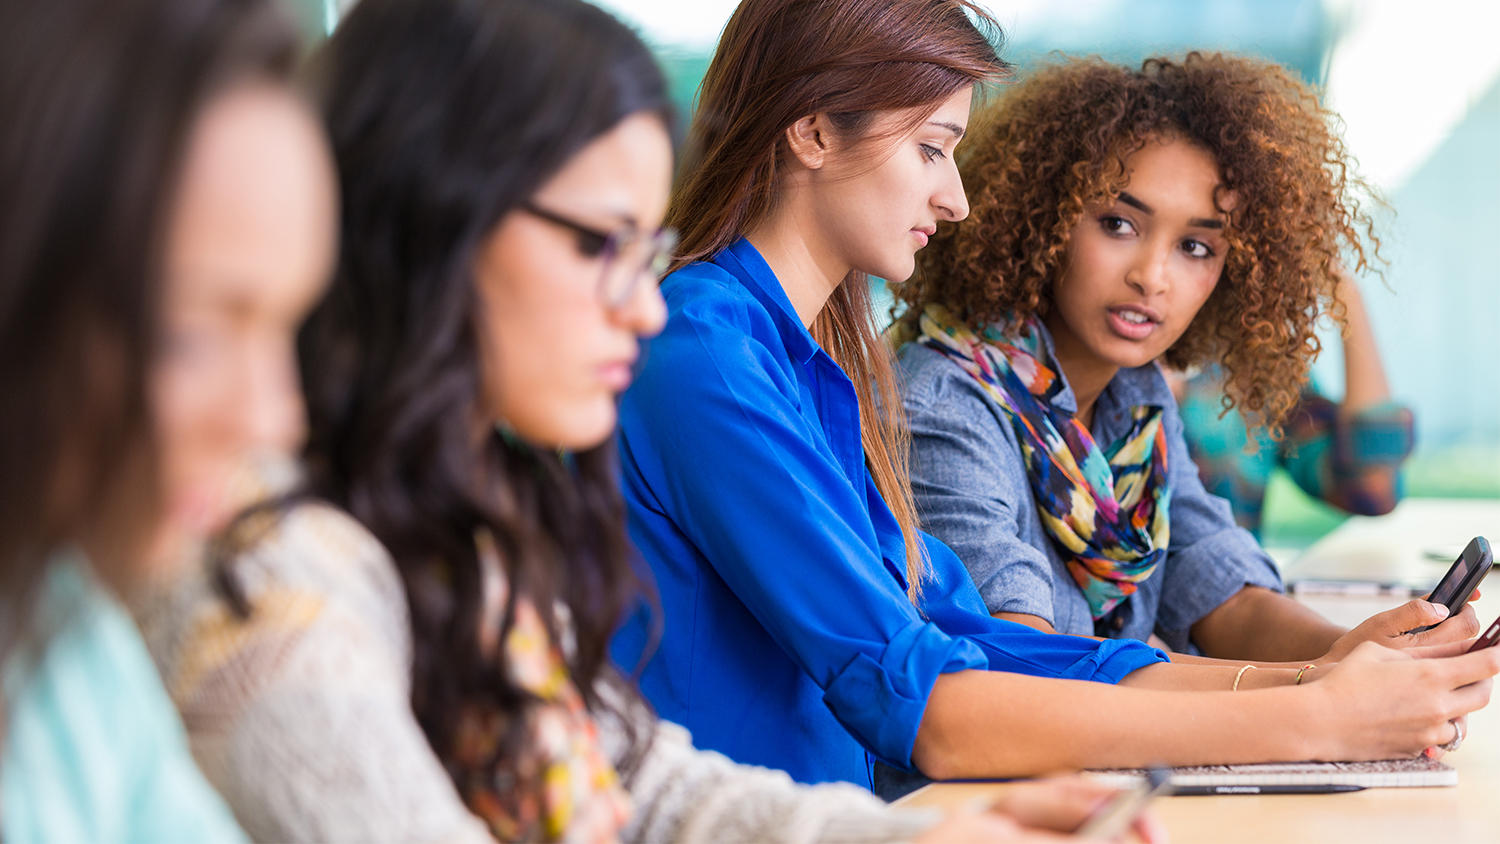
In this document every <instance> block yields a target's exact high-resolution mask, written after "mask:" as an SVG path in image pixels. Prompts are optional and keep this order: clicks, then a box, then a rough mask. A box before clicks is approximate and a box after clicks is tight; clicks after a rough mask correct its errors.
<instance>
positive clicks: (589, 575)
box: [147, 0, 1107, 842]
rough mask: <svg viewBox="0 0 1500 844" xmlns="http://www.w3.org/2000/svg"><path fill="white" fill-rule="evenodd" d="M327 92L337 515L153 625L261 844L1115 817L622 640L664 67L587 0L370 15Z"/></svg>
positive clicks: (314, 349)
mask: <svg viewBox="0 0 1500 844" xmlns="http://www.w3.org/2000/svg"><path fill="white" fill-rule="evenodd" d="M561 45H566V47H564V46H561ZM315 75H316V78H317V79H318V82H319V87H320V90H321V95H320V96H321V99H322V101H323V103H324V112H325V117H326V119H327V123H328V127H329V131H330V134H331V136H332V138H333V142H334V149H335V155H336V158H337V162H338V167H339V175H340V182H341V189H342V199H343V207H344V208H345V214H346V216H345V221H344V225H343V238H342V251H341V258H340V266H339V269H338V271H337V274H336V278H335V281H334V285H333V288H332V289H331V291H330V293H329V295H328V297H327V299H326V300H325V301H324V302H323V303H322V304H321V305H320V307H319V308H318V310H317V311H316V312H315V313H314V315H313V317H312V318H311V319H310V321H309V322H308V324H307V326H306V327H305V329H304V333H303V337H302V345H301V350H300V351H301V357H302V363H303V373H304V383H305V387H306V390H307V393H308V397H309V400H308V407H309V411H310V422H311V426H310V427H311V438H310V443H309V445H308V448H307V463H308V468H309V470H310V471H309V475H310V477H309V479H308V487H307V488H308V490H309V494H307V495H301V496H293V497H291V498H289V499H285V500H282V501H279V502H274V503H272V504H271V505H270V506H268V507H263V508H260V509H258V510H251V511H250V512H249V513H248V514H247V515H246V516H245V517H244V518H243V519H242V520H241V521H240V522H239V523H238V525H237V526H236V527H235V529H234V530H233V531H231V532H230V535H229V537H228V538H227V539H226V542H225V544H224V548H223V550H224V552H225V553H224V555H223V559H224V560H225V561H227V562H226V564H225V565H222V566H216V567H213V568H210V569H208V570H206V571H204V572H203V573H201V575H200V576H199V577H198V579H197V580H196V581H195V582H192V583H187V584H184V585H182V586H180V587H178V588H177V589H176V590H175V591H173V592H172V593H170V594H167V595H163V596H159V597H158V598H157V599H156V600H155V601H153V605H152V609H151V610H150V611H149V612H148V616H149V620H148V623H147V630H148V634H149V636H150V640H151V643H152V645H153V649H154V651H155V653H156V655H157V658H158V660H159V661H160V663H161V664H162V666H163V672H164V674H165V676H166V679H167V682H168V685H169V687H170V688H172V689H173V691H174V696H175V698H176V701H177V703H178V705H179V706H181V707H182V709H183V711H184V714H185V715H186V720H187V722H188V723H189V725H190V727H191V730H192V737H193V744H194V749H195V752H196V753H197V756H198V758H199V760H200V763H201V764H202V766H203V768H204V770H205V772H206V773H207V774H208V776H209V778H210V779H211V780H212V781H213V782H214V784H215V785H217V786H218V787H219V788H220V789H221V791H222V792H223V794H224V795H225V796H226V797H227V798H228V800H229V802H230V803H231V805H232V806H233V807H234V810H235V813H236V815H237V816H238V817H239V818H240V820H241V821H242V822H243V823H244V825H245V827H246V829H247V830H248V831H249V832H250V833H251V835H252V836H253V837H255V838H256V839H258V840H269V841H284V840H368V841H439V840H443V841H451V840H468V841H482V840H490V839H492V838H495V839H499V840H505V841H556V840H567V841H611V840H617V839H623V840H634V841H650V842H656V841H695V840H701V841H721V840H728V841H782V840H785V841H894V840H913V839H917V840H934V841H945V840H964V839H983V840H991V839H993V840H1000V839H1005V840H1019V839H1021V838H1024V837H1025V836H1024V834H1023V832H1022V829H1021V827H1020V826H1019V825H1018V822H1020V823H1028V824H1032V825H1040V826H1048V827H1051V828H1059V829H1071V828H1073V827H1074V826H1076V825H1077V823H1078V822H1079V820H1081V818H1082V817H1083V816H1084V815H1086V814H1087V813H1088V812H1089V811H1090V810H1091V809H1092V808H1093V807H1094V806H1096V805H1097V804H1098V803H1099V802H1100V801H1102V800H1104V799H1106V798H1107V792H1105V791H1102V790H1100V789H1098V788H1096V787H1093V786H1089V785H1084V784H1078V783H1075V784H1070V785H1060V786H1042V787H1038V788H1035V789H1033V790H1031V791H1028V792H1023V793H1021V794H1018V795H1016V796H1015V797H1014V798H1013V801H1012V802H1011V804H1009V805H1008V807H1007V809H1006V811H1007V813H1008V814H1009V815H1010V816H1011V817H1003V816H1001V815H999V814H997V813H995V812H985V813H978V814H973V813H970V814H960V815H956V816H954V817H952V818H947V819H944V818H943V817H942V816H940V815H935V814H931V813H925V812H903V811H898V810H893V809H889V808H887V807H886V806H884V805H883V804H881V803H880V802H879V801H877V800H875V799H874V798H873V797H871V796H870V795H869V794H867V793H862V792H861V791H859V790H857V789H853V788H848V787H843V786H835V787H828V788H821V789H808V788H804V787H799V786H797V785H795V784H794V783H793V782H792V781H791V780H790V779H789V778H787V777H786V776H785V775H784V774H782V773H779V772H772V771H766V770H761V769H752V768H746V767H742V766H737V765H734V764H733V763H731V762H730V761H728V760H726V759H725V758H723V757H722V756H718V755H716V754H709V753H703V752H700V751H697V750H695V749H694V748H693V747H692V745H691V743H690V740H689V739H688V737H687V735H686V733H684V732H683V730H682V729H681V728H678V727H675V726H673V725H670V724H665V723H660V722H657V721H656V719H655V717H654V716H653V715H652V714H651V712H650V710H649V709H648V708H647V707H646V706H645V705H644V703H643V702H642V701H641V699H640V697H639V696H638V693H637V692H636V691H635V690H634V689H633V687H631V686H630V685H629V684H628V683H626V682H625V681H624V680H623V678H622V677H621V676H620V674H619V673H618V672H616V671H615V670H614V669H613V668H612V667H610V665H609V664H608V661H607V657H606V645H607V642H608V638H609V635H610V633H611V632H612V631H613V630H614V628H615V626H616V623H617V621H618V618H619V615H620V608H621V607H622V606H624V605H625V603H626V602H627V600H629V599H630V598H631V597H633V596H634V595H635V594H637V592H638V591H639V590H640V588H641V584H640V583H639V582H638V581H637V580H636V577H635V575H634V570H633V568H632V566H631V564H630V560H629V558H628V555H627V541H626V535H625V526H624V509H623V503H622V502H621V499H620V494H619V490H618V486H617V481H616V479H615V478H616V475H615V472H616V466H617V462H616V458H615V450H614V446H613V443H612V441H611V434H612V432H613V429H614V425H615V396H616V394H617V393H618V392H620V391H621V390H623V389H624V388H625V386H626V384H627V383H628V382H629V381H630V379H631V372H632V367H633V365H634V362H635V357H636V353H637V345H638V340H639V338H640V337H642V336H647V335H650V334H654V333H655V332H657V331H658V330H659V329H660V328H661V326H662V322H663V320H664V317H665V311H664V308H663V306H662V300H661V297H660V295H659V294H658V292H657V289H656V279H657V274H658V273H659V271H660V267H661V266H662V264H663V262H664V256H665V255H666V251H667V250H668V249H669V248H670V246H671V242H672V236H671V235H670V234H669V233H667V232H664V231H662V230H661V229H660V226H661V220H662V216H663V213H664V212H665V208H666V203H667V190H668V184H669V181H670V173H671V166H672V151H671V146H670V141H669V136H668V132H667V119H668V108H669V107H668V100H667V94H666V87H665V84H664V81H663V79H662V77H661V74H660V71H659V70H658V69H657V68H656V66H655V64H654V62H653V60H652V59H651V57H650V54H649V53H648V52H647V50H646V48H645V47H644V46H643V45H642V44H641V43H640V41H639V40H638V39H637V38H636V37H635V36H634V35H633V34H631V33H630V31H629V30H628V29H626V28H625V27H624V26H622V25H621V24H619V23H618V22H616V21H615V20H614V19H612V18H610V17H609V16H608V15H606V14H605V13H603V12H601V11H599V10H598V9H596V8H594V7H592V6H589V5H587V4H585V3H583V2H580V0H542V1H541V2H539V0H484V2H477V3H476V2H472V0H363V2H361V3H360V5H359V6H358V7H356V9H355V10H354V12H353V13H352V14H351V16H350V17H349V18H348V19H347V20H346V21H345V22H344V23H343V24H342V25H341V26H340V28H339V30H338V32H337V33H336V34H335V35H334V37H333V38H332V40H331V41H330V42H329V44H328V45H327V46H326V47H325V49H324V52H323V54H322V55H321V56H319V57H318V60H317V62H316V65H315ZM476 103H477V104H482V105H480V106H478V107H476V106H475V104H476ZM417 115H421V116H423V119H421V120H418V119H416V116H417ZM267 483H268V485H274V479H268V480H267ZM312 496H317V498H318V499H321V500H315V499H314V498H313V497H312Z"/></svg>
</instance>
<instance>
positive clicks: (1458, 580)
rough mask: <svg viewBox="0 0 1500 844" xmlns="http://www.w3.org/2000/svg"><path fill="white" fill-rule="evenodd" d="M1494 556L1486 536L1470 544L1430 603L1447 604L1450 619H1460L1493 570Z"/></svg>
mask: <svg viewBox="0 0 1500 844" xmlns="http://www.w3.org/2000/svg"><path fill="white" fill-rule="evenodd" d="M1494 563H1495V558H1494V555H1493V554H1491V553H1490V541H1489V540H1488V539H1485V538H1484V537H1482V536H1476V537H1474V538H1473V539H1471V540H1469V544H1468V546H1467V547H1465V548H1464V552H1463V553H1462V554H1459V555H1458V559H1457V560H1455V561H1454V562H1453V566H1452V568H1450V569H1448V573H1447V574H1445V575H1443V579H1442V580H1439V581H1438V585H1437V587H1436V588H1435V589H1433V590H1432V596H1431V597H1429V598H1428V599H1427V600H1428V601H1429V602H1431V603H1434V604H1443V605H1444V606H1446V607H1447V608H1448V615H1449V616H1450V617H1451V616H1455V615H1458V613H1459V611H1460V610H1462V609H1463V608H1464V604H1465V603H1467V602H1468V600H1469V595H1470V594H1472V593H1473V592H1474V587H1476V586H1478V585H1479V581H1481V580H1483V579H1484V576H1485V575H1486V574H1488V573H1489V570H1490V566H1492V565H1494ZM1436 626H1437V625H1436V624H1429V625H1427V626H1426V627H1418V628H1417V629H1415V630H1412V631H1410V632H1412V633H1421V632H1422V631H1423V630H1431V629H1432V628H1434V627H1436Z"/></svg>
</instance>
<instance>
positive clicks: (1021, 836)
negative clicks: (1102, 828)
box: [917, 777, 1167, 844]
mask: <svg viewBox="0 0 1500 844" xmlns="http://www.w3.org/2000/svg"><path fill="white" fill-rule="evenodd" d="M1119 793H1120V792H1119V791H1117V790H1116V789H1113V788H1110V787H1108V786H1105V785H1100V784H1099V783H1097V782H1093V781H1091V780H1088V779H1085V778H1083V777H1065V778H1062V779H1051V780H1039V781H1036V782H1024V783H1015V784H1012V785H1008V786H1006V787H1005V788H1004V789H1003V790H1002V791H1001V792H1000V794H999V795H998V796H997V797H996V798H995V800H994V801H992V802H991V803H989V805H988V806H983V805H979V804H976V805H974V806H970V807H968V808H966V809H960V810H958V811H957V812H954V813H953V814H951V815H949V816H948V817H947V819H945V820H944V821H943V822H942V823H940V824H938V825H937V826H935V827H933V828H932V829H929V830H928V831H927V832H926V833H924V834H923V835H922V836H921V837H919V838H918V839H917V841H919V842H933V844H939V842H947V841H1004V842H1044V841H1045V842H1054V844H1055V842H1059V841H1067V840H1073V841H1077V840H1078V839H1074V838H1069V836H1068V835H1067V833H1069V832H1071V831H1073V830H1075V829H1077V828H1078V827H1079V826H1080V825H1081V824H1082V823H1083V822H1084V821H1085V820H1087V819H1088V818H1089V816H1090V815H1092V814H1093V813H1094V812H1096V811H1098V810H1099V808H1100V807H1102V806H1104V805H1105V804H1106V803H1108V802H1109V801H1110V800H1111V799H1112V798H1114V797H1115V796H1117V795H1118V794H1119ZM1126 840H1129V841H1144V842H1148V844H1165V842H1166V840H1167V833H1166V828H1165V827H1163V826H1162V824H1161V822H1160V821H1158V820H1157V819H1156V818H1155V817H1154V816H1153V815H1151V814H1149V813H1147V814H1145V815H1142V816H1141V817H1140V818H1138V819H1137V820H1136V821H1135V823H1134V825H1133V826H1132V828H1131V831H1130V835H1129V838H1128V839H1126Z"/></svg>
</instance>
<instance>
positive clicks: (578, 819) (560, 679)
mask: <svg viewBox="0 0 1500 844" xmlns="http://www.w3.org/2000/svg"><path fill="white" fill-rule="evenodd" d="M474 539H475V545H476V547H477V550H478V553H479V562H480V568H481V570H482V573H483V586H484V590H483V591H484V600H483V610H482V612H481V631H497V630H499V629H500V627H501V621H502V620H503V614H504V612H505V604H506V599H507V597H508V595H507V593H508V592H509V588H510V587H509V582H508V579H507V578H506V576H505V569H504V568H503V567H502V566H501V563H500V555H499V551H498V549H497V548H496V546H495V540H494V537H493V536H491V535H490V534H489V532H488V531H486V530H480V531H478V532H476V534H475V537H474ZM566 609H567V608H566V607H562V606H559V607H558V611H559V612H560V615H559V618H558V621H559V624H561V625H564V626H566V625H567V619H568V615H567V613H566ZM497 638H498V637H496V636H494V635H493V634H492V635H490V636H485V635H484V634H483V633H481V637H480V648H481V650H482V651H484V652H491V653H494V652H498V651H499V650H500V643H499V642H498V641H495V640H496V639H497ZM562 647H565V645H563V646H560V645H559V644H558V643H557V642H554V641H553V640H552V637H551V636H550V635H549V634H548V632H547V626H546V625H545V624H544V623H543V622H542V617H541V615H540V613H538V612H537V610H536V607H535V606H534V605H533V604H532V602H531V601H529V600H527V599H525V598H522V597H517V599H516V601H515V619H514V621H513V623H512V624H511V627H510V631H509V633H508V634H507V635H506V638H505V643H504V654H503V657H502V658H503V659H504V662H505V668H506V672H507V674H508V675H509V678H510V681H511V682H512V683H514V684H515V685H516V686H517V687H519V688H522V689H525V690H526V691H528V692H530V693H531V694H533V695H535V696H536V698H537V702H536V704H535V705H533V706H532V707H530V708H529V709H528V710H526V711H525V715H524V717H525V719H526V722H527V723H526V733H527V739H526V741H525V742H524V744H523V746H522V747H520V748H517V749H516V750H515V751H513V754H503V751H502V748H501V747H500V741H501V739H502V738H503V737H504V736H505V735H506V734H507V733H508V732H509V726H510V718H511V717H513V716H511V715H509V714H507V713H506V712H505V711H504V710H502V709H500V708H499V707H498V706H485V705H480V704H476V703H471V704H469V705H468V706H466V707H464V708H463V710H462V711H461V714H460V716H459V723H458V729H457V732H456V744H457V747H458V757H457V759H456V760H455V761H456V762H457V763H458V766H459V767H460V768H461V770H462V771H464V772H466V773H467V774H468V775H467V776H464V777H463V778H462V779H461V780H460V782H459V790H460V792H461V793H462V796H463V800H464V803H465V804H466V805H467V806H468V807H469V810H470V811H472V812H474V813H475V814H476V815H478V816H479V817H481V818H483V819H484V821H485V822H486V823H488V824H489V827H490V830H491V832H493V833H494V834H495V836H496V837H498V838H499V839H500V840H501V841H567V842H590V844H593V843H594V842H610V841H618V840H619V839H620V831H621V830H622V829H624V827H625V824H626V822H628V821H629V820H630V797H629V795H627V794H626V792H625V790H624V788H622V787H621V785H620V780H619V776H618V775H617V774H616V773H615V769H614V766H613V765H612V764H611V763H610V760H609V758H608V757H607V756H606V755H605V753H604V751H603V749H602V748H601V747H600V746H599V728H598V726H597V725H596V724H595V723H594V719H593V718H592V716H590V715H589V712H588V709H587V708H586V707H585V706H584V703H583V696H582V695H581V694H579V692H578V688H577V686H575V685H574V683H573V680H572V678H571V677H569V676H568V669H567V663H566V662H564V660H563V650H562ZM502 755H505V756H509V758H508V759H505V760H503V761H505V762H513V763H514V764H500V765H496V764H495V763H496V761H497V760H500V758H501V756H502ZM475 772H488V773H475Z"/></svg>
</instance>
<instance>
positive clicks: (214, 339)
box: [0, 0, 336, 842]
mask: <svg viewBox="0 0 1500 844" xmlns="http://www.w3.org/2000/svg"><path fill="white" fill-rule="evenodd" d="M0 20H3V21H4V25H3V26H0V361H3V364H0V467H3V468H0V656H3V657H4V661H3V672H0V683H3V686H0V688H3V693H4V699H3V703H0V714H3V722H4V729H3V745H4V752H3V760H0V772H3V773H0V797H3V801H0V838H4V839H5V840H7V841H162V842H201V841H239V840H243V837H244V834H243V832H241V830H240V829H239V827H238V826H237V825H236V823H235V819H234V817H233V815H231V814H230V811H229V809H228V807H226V806H225V804H224V801H223V800H222V799H220V797H219V795H217V794H215V793H214V791H213V789H212V788H211V787H210V786H209V784H208V783H207V782H206V781H205V780H204V778H203V775H202V774H201V773H200V772H199V770H198V769H197V767H196V766H195V765H194V764H193V759H192V757H191V756H190V755H189V753H188V747H187V740H186V736H185V735H184V731H183V724H182V721H181V720H180V719H179V718H178V716H177V713H176V712H175V711H173V709H172V704H171V700H170V699H169V698H168V696H167V693H166V690H165V689H163V687H162V680H161V677H160V676H158V674H157V673H156V670H155V668H154V666H152V664H151V659H150V657H149V655H148V654H147V652H146V648H145V647H144V646H143V644H142V642H141V636H140V633H139V631H138V630H137V629H136V628H135V626H134V625H133V624H132V623H131V620H130V618H129V616H128V615H127V614H126V613H125V611H124V610H123V608H122V607H121V605H120V603H119V599H120V598H121V597H123V596H124V595H125V594H127V593H129V592H130V591H132V590H133V589H135V588H137V587H138V586H139V585H140V584H141V582H142V581H144V580H146V579H148V578H150V577H168V578H170V577H171V576H173V574H174V571H173V568H172V567H173V565H174V564H175V563H176V562H177V560H178V559H179V558H180V557H182V556H183V555H185V554H187V553H189V552H190V551H191V550H192V549H193V548H194V547H195V545H196V544H197V543H200V542H201V541H202V540H203V539H204V538H205V536H206V535H207V534H208V533H209V532H210V531H211V530H213V529H214V528H215V527H216V526H217V525H219V524H222V523H223V522H224V521H226V520H227V519H228V518H229V517H230V516H232V515H233V512H234V508H233V506H232V504H231V503H230V502H229V500H228V498H227V496H225V495H224V494H223V492H224V490H225V488H226V486H227V484H228V483H229V482H230V481H231V479H232V477H233V475H234V467H235V466H236V465H237V460H238V459H239V457H240V456H241V455H242V453H243V452H245V451H246V450H248V449H253V448H257V447H287V446H289V445H290V443H291V442H292V441H294V440H295V439H296V437H297V435H298V433H299V431H300V410H301V405H300V397H299V396H298V395H297V390H296V373H295V367H294V365H293V354H292V347H293V340H294V337H295V333H296V327H297V324H298V323H299V322H300V321H301V318H302V316H303V315H305V314H306V312H307V310H308V309H309V308H310V307H311V306H312V302H313V300H314V299H315V298H316V297H317V296H318V294H319V293H320V292H321V291H322V289H323V288H324V286H325V284H326V282H327V278H328V273H329V271H330V270H331V267H332V263H333V252H334V240H335V236H334V230H335V226H336V223H335V216H336V209H335V204H334V198H333V168H332V164H331V159H330V156H329V154H328V144H327V141H326V139H325V138H324V137H323V134H322V132H321V131H320V129H319V127H318V125H317V121H316V119H315V118H314V117H313V115H312V114H311V113H310V111H309V109H308V108H307V107H306V105H305V104H304V103H302V102H301V101H300V100H299V99H298V97H297V96H296V95H295V93H294V92H293V91H292V90H291V88H290V85H289V78H290V75H291V71H292V66H293V64H294V62H295V61H296V58H297V56H298V53H299V42H298V38H297V34H296V30H295V29H294V28H293V26H292V24H291V22H290V21H289V20H287V19H286V18H285V17H284V16H283V14H282V10H281V9H280V8H279V7H278V4H276V3H274V2H272V0H136V2H130V3H118V2H112V1H111V0H56V2H47V3H30V2H25V0H4V2H0Z"/></svg>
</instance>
